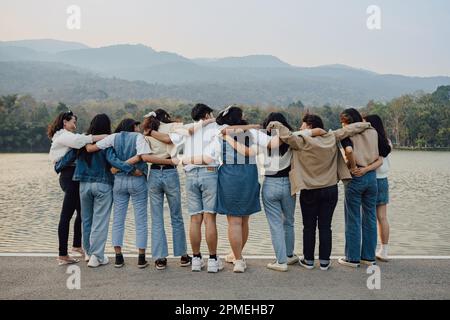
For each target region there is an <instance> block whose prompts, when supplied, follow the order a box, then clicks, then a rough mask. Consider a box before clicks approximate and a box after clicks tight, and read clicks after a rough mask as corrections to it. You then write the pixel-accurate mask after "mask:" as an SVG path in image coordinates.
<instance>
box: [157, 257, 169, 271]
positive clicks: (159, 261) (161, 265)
mask: <svg viewBox="0 0 450 320" xmlns="http://www.w3.org/2000/svg"><path fill="white" fill-rule="evenodd" d="M155 267H156V270H164V269H165V268H166V267H167V259H166V258H162V259H157V260H156V261H155Z"/></svg>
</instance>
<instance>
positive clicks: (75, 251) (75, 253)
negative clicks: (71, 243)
mask: <svg viewBox="0 0 450 320" xmlns="http://www.w3.org/2000/svg"><path fill="white" fill-rule="evenodd" d="M70 253H71V254H72V255H73V256H76V257H84V256H85V252H84V250H83V249H82V248H72V251H70Z"/></svg>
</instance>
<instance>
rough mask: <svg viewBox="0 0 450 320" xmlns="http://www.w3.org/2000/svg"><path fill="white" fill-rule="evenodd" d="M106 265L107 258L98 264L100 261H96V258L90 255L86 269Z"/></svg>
mask: <svg viewBox="0 0 450 320" xmlns="http://www.w3.org/2000/svg"><path fill="white" fill-rule="evenodd" d="M108 263H109V259H108V257H107V256H104V258H103V261H101V262H100V260H98V258H97V257H96V256H94V255H92V256H91V258H90V259H89V263H88V267H90V268H97V267H100V266H104V265H107V264H108Z"/></svg>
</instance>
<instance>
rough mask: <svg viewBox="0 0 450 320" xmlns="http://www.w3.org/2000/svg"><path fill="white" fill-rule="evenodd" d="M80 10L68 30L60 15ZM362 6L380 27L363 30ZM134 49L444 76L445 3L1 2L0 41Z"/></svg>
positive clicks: (447, 60)
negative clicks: (374, 11) (372, 11)
mask: <svg viewBox="0 0 450 320" xmlns="http://www.w3.org/2000/svg"><path fill="white" fill-rule="evenodd" d="M72 4H75V5H78V6H79V7H80V8H81V29H80V30H68V29H67V28H66V20H67V17H68V14H67V13H66V9H67V7H68V6H69V5H72ZM369 5H378V6H379V7H380V9H381V30H369V29H368V28H367V26H366V20H367V18H368V14H367V13H366V9H367V7H368V6H369ZM40 38H52V39H58V40H67V41H77V42H82V43H85V44H87V45H89V46H92V47H99V46H105V45H110V44H118V43H142V44H145V45H148V46H151V47H152V48H153V49H155V50H158V51H170V52H176V53H179V54H181V55H183V56H185V57H188V58H197V57H225V56H243V55H249V54H272V55H275V56H277V57H279V58H280V59H282V60H284V61H286V62H288V63H290V64H292V65H296V66H316V65H324V64H335V63H339V64H346V65H350V66H353V67H358V68H364V69H369V70H372V71H376V72H379V73H395V74H404V75H418V76H431V75H447V76H450V1H448V0H428V1H425V0H341V1H336V0H314V1H303V0H221V1H219V0H126V1H125V0H70V1H68V0H39V1H33V0H28V1H25V0H11V1H5V0H2V1H1V3H0V40H3V41H6V40H21V39H40Z"/></svg>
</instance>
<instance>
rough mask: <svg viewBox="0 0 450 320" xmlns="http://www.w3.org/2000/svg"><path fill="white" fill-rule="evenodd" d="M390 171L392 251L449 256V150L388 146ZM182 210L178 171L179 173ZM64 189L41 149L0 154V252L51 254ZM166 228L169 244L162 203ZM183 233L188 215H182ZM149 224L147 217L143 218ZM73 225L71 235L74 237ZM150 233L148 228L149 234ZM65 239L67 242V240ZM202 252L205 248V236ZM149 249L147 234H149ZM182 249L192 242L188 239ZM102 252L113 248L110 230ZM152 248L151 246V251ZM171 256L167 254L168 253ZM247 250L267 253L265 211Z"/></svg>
mask: <svg viewBox="0 0 450 320" xmlns="http://www.w3.org/2000/svg"><path fill="white" fill-rule="evenodd" d="M391 163H392V170H391V174H390V177H389V179H390V186H391V189H390V195H391V204H390V205H389V207H388V216H389V220H390V224H391V240H390V247H391V248H390V253H391V254H393V255H450V218H449V214H450V152H418V151H414V152H411V151H394V152H393V154H392V159H391ZM180 173H181V174H180V178H181V183H182V193H183V194H182V197H183V208H186V201H185V200H186V194H185V190H184V180H185V178H184V174H183V173H182V172H181V171H180ZM62 198H63V192H62V191H61V189H60V187H59V183H58V176H57V175H56V173H55V172H54V171H53V168H52V166H51V164H50V162H49V160H48V157H47V154H0V252H39V253H56V252H57V248H58V244H57V225H58V217H59V213H60V209H61V202H62ZM343 202H344V197H343V186H342V184H339V202H338V206H337V208H336V211H335V214H334V219H333V252H332V254H333V255H342V254H343V252H344V209H343ZM165 214H166V232H167V236H168V239H169V248H170V249H171V248H172V245H171V228H170V220H169V212H168V207H167V204H166V206H165ZM183 216H184V220H185V228H186V231H188V228H189V217H188V215H187V212H184V213H183ZM217 222H218V232H219V246H218V253H219V254H224V253H227V252H228V251H229V245H228V240H227V232H226V230H227V229H226V225H227V224H226V218H225V217H224V216H219V217H218V218H217ZM149 223H150V219H149ZM72 230H73V229H71V237H72ZM295 230H296V246H295V251H296V253H298V254H301V253H302V219H301V214H300V206H299V203H298V200H297V208H296V226H295ZM149 237H150V233H149ZM70 243H71V242H69V244H70ZM202 247H203V248H202V251H203V252H205V253H206V252H207V249H206V244H205V241H204V240H203V243H202ZM149 248H150V239H149ZM188 248H189V251H190V245H189V241H188ZM124 251H125V252H130V253H135V249H134V221H133V214H132V211H131V206H130V208H129V214H128V217H127V225H126V236H125V247H124ZM107 252H113V248H112V246H111V232H110V233H109V236H108V243H107ZM149 252H150V251H149ZM169 253H170V254H172V252H171V251H170V252H169ZM244 253H245V254H247V255H273V249H272V244H271V238H270V233H269V229H268V224H267V220H266V217H265V214H264V212H261V213H258V214H256V215H253V216H252V217H251V219H250V236H249V240H248V243H247V246H246V248H245V251H244Z"/></svg>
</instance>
